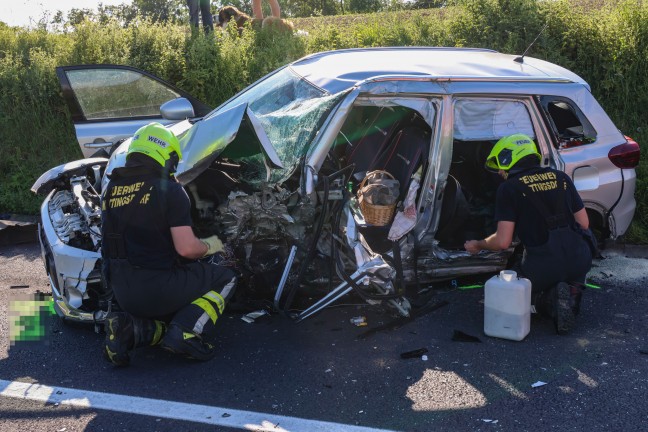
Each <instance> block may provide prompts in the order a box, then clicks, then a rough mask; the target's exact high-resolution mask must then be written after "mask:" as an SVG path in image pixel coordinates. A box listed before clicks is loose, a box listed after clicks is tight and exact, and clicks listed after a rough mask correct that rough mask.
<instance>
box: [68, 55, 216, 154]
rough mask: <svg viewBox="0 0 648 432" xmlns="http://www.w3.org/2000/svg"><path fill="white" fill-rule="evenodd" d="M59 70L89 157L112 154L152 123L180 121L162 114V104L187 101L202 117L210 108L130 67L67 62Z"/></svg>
mask: <svg viewBox="0 0 648 432" xmlns="http://www.w3.org/2000/svg"><path fill="white" fill-rule="evenodd" d="M56 74H57V77H58V79H59V83H60V85H61V90H62V94H63V99H64V100H65V102H66V104H67V106H68V109H69V110H70V114H71V116H72V120H73V122H74V128H75V133H76V135H77V139H78V141H79V145H80V147H81V152H82V153H83V155H84V157H91V156H93V155H94V154H96V153H97V152H98V151H99V152H100V151H101V150H104V151H106V152H109V151H110V149H111V148H112V146H113V144H114V143H116V142H117V141H119V140H121V139H123V138H127V137H129V136H131V135H132V134H133V133H134V132H135V131H136V130H137V129H139V128H140V127H142V126H144V125H146V124H148V123H150V122H153V121H156V122H159V123H162V124H165V125H167V124H171V123H174V122H175V121H177V119H173V120H171V119H165V118H163V117H162V115H161V114H160V106H161V105H162V104H163V103H165V102H167V101H169V100H174V99H177V98H185V99H187V100H188V101H189V102H190V103H191V105H192V106H193V110H194V113H195V115H196V116H197V117H201V116H204V115H205V114H207V113H208V112H209V110H210V109H209V107H208V106H207V105H205V104H204V103H202V102H200V101H199V100H197V99H195V98H194V97H192V96H191V95H189V94H187V93H186V92H184V91H182V90H180V89H178V88H176V87H175V86H173V85H171V84H169V83H167V82H165V81H163V80H161V79H159V78H157V77H155V76H154V75H151V74H149V73H147V72H145V71H141V70H139V69H136V68H133V67H129V66H119V65H82V66H63V67H57V68H56Z"/></svg>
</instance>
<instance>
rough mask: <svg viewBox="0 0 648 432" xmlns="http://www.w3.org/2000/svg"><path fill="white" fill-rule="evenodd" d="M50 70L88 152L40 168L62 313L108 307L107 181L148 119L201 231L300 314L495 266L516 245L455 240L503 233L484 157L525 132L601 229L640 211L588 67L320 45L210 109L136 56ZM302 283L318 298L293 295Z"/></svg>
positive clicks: (610, 229)
mask: <svg viewBox="0 0 648 432" xmlns="http://www.w3.org/2000/svg"><path fill="white" fill-rule="evenodd" d="M57 72H58V75H59V79H60V81H61V84H62V87H63V91H64V96H65V97H66V100H67V101H68V104H69V106H70V111H71V112H72V116H73V119H74V121H75V127H76V131H77V135H78V138H79V142H80V144H81V146H82V150H83V151H84V155H85V156H86V157H88V159H83V160H79V161H76V162H72V163H68V164H66V165H62V166H59V167H56V168H53V169H51V170H49V171H48V172H46V173H45V174H43V175H42V176H41V177H40V178H39V179H38V180H37V181H36V183H35V184H34V185H33V187H32V190H33V191H34V192H36V193H40V194H44V195H46V198H45V200H44V202H43V205H42V208H41V219H42V222H41V225H40V240H41V244H42V251H43V257H44V261H45V267H46V270H47V273H48V274H49V276H50V281H51V286H52V292H53V296H54V301H55V305H56V309H57V311H58V312H59V315H61V316H62V317H64V318H66V319H71V320H78V321H89V322H92V321H95V320H101V319H102V317H103V315H104V314H105V311H106V309H107V307H108V306H109V307H118V305H111V304H110V302H108V306H107V304H106V302H105V301H103V300H105V299H104V295H105V290H104V287H103V285H102V278H101V271H100V269H101V256H100V253H99V248H100V244H101V234H100V233H101V230H100V223H101V220H100V206H99V200H100V194H101V190H102V187H103V186H104V185H105V184H106V182H107V174H109V173H110V172H111V171H112V170H113V169H114V168H115V167H118V166H121V165H123V164H124V162H125V152H126V149H127V147H128V144H129V139H128V138H127V137H128V136H129V134H132V133H133V132H134V131H135V130H136V129H137V128H138V127H140V126H141V125H142V124H146V123H148V122H151V121H161V122H163V123H165V124H167V125H169V127H170V128H171V129H172V130H173V131H174V132H175V133H176V134H177V135H178V136H179V137H180V141H181V146H182V153H183V158H182V160H181V162H180V164H179V167H178V171H177V174H176V177H177V179H178V181H180V182H181V183H182V184H183V185H184V187H185V188H186V190H187V192H188V194H189V196H190V198H191V200H192V208H193V218H194V224H195V225H196V230H197V231H201V232H199V233H198V234H200V235H206V234H211V233H216V234H218V235H219V236H220V237H221V238H222V239H224V240H226V242H227V244H228V247H229V250H230V254H229V256H227V257H225V259H228V260H230V262H231V263H233V264H232V265H235V266H236V268H237V269H238V270H239V271H240V272H241V273H242V275H243V276H242V278H243V280H244V281H243V282H242V286H245V287H246V289H244V290H242V292H243V293H255V294H257V295H258V294H259V293H261V295H262V296H265V297H266V299H267V300H270V301H271V303H272V304H273V305H274V308H276V309H277V310H283V311H287V310H290V311H291V316H293V317H294V318H295V319H296V320H302V319H305V318H307V317H309V316H311V315H313V314H314V313H316V312H318V311H320V310H322V309H323V308H325V307H327V306H329V305H331V304H332V303H334V302H336V301H337V300H338V299H340V298H341V297H342V296H344V295H346V294H347V293H350V292H352V291H353V292H355V293H356V294H357V295H359V296H360V297H362V298H363V299H365V300H367V301H368V302H369V303H372V304H374V303H382V304H387V305H389V306H392V307H393V308H395V309H396V310H398V311H399V312H400V313H401V314H402V315H405V316H407V315H408V314H410V312H411V309H412V306H411V304H412V300H413V299H414V298H416V297H417V296H418V295H419V294H420V291H421V290H422V289H425V287H429V286H431V285H432V284H434V283H436V282H439V281H443V280H448V279H454V278H457V277H462V276H467V275H475V274H481V273H491V272H496V271H498V270H501V269H503V268H505V267H506V266H507V263H508V262H509V259H510V258H511V256H512V255H513V254H514V253H515V244H514V245H513V246H512V247H511V248H510V249H508V250H505V251H501V252H487V251H482V252H481V253H480V254H478V255H470V254H468V253H466V252H465V251H464V250H463V243H464V241H465V240H466V239H473V238H483V237H484V236H486V235H488V234H490V233H492V232H493V231H494V230H495V225H494V223H493V220H492V218H493V212H494V200H495V191H496V189H497V186H498V182H499V178H498V176H497V175H494V174H492V173H489V172H488V171H486V170H485V169H484V168H483V166H484V161H485V158H486V155H488V153H489V152H490V150H491V148H492V146H493V144H494V143H495V142H496V141H497V140H498V139H500V138H502V137H504V136H507V135H510V134H513V133H523V134H526V135H529V136H530V137H532V138H533V139H534V141H535V142H536V143H537V144H538V146H539V151H540V153H541V154H542V165H543V166H552V167H555V168H558V169H560V170H563V171H565V172H566V173H567V174H569V176H570V177H571V178H572V179H573V180H574V183H575V185H576V187H577V189H578V191H579V193H580V194H581V196H582V198H583V201H584V203H585V206H586V208H587V211H588V214H589V217H590V221H591V224H592V226H593V227H594V228H595V229H596V231H597V232H598V234H599V235H600V236H601V237H603V238H616V237H618V236H620V235H622V234H624V232H625V231H626V230H627V228H628V226H629V224H630V221H631V219H632V217H633V214H634V211H635V200H634V190H635V170H634V168H635V166H636V165H637V163H638V160H639V146H638V145H637V143H635V142H634V141H632V140H631V139H630V138H628V137H626V136H624V135H623V134H622V133H621V132H620V131H619V130H618V129H617V128H616V127H615V126H614V124H613V123H612V121H611V120H610V119H609V117H608V116H607V115H606V114H605V112H604V111H603V109H602V108H601V106H600V105H599V104H598V103H597V101H596V100H595V98H594V96H593V95H592V93H591V92H590V88H589V86H588V84H587V83H586V82H585V81H584V80H583V79H582V78H580V77H578V76H577V75H575V74H574V73H572V72H570V71H568V70H566V69H564V68H562V67H559V66H557V65H554V64H551V63H548V62H545V61H542V60H538V59H534V58H530V57H524V58H520V57H515V56H511V55H505V54H501V53H497V52H494V51H490V50H482V49H454V48H453V49H449V48H377V49H351V50H342V51H333V52H325V53H318V54H314V55H310V56H308V57H305V58H303V59H301V60H298V61H296V62H294V63H292V64H289V65H287V66H285V67H283V68H281V69H279V70H277V71H275V72H273V73H271V74H270V75H268V76H266V77H264V78H263V79H261V80H259V81H258V82H256V83H254V84H252V85H251V86H249V87H248V88H246V89H245V90H243V91H242V92H240V93H239V94H237V95H236V96H234V97H233V98H232V99H230V100H229V101H227V102H226V103H224V104H223V105H221V106H220V107H218V108H217V109H215V110H213V111H211V112H208V109H207V108H206V107H205V106H204V105H203V104H201V103H200V102H199V101H197V100H195V99H192V98H191V97H190V96H189V95H187V94H184V93H183V92H182V91H180V90H179V89H177V88H175V87H173V86H171V85H170V84H168V83H165V82H163V81H161V80H159V79H157V78H155V77H153V76H151V75H149V74H147V73H146V72H142V71H137V70H135V69H133V68H129V67H124V66H106V65H100V66H79V67H65V68H59V69H58V70H57ZM93 152H97V154H92V153H93ZM376 170H380V171H382V172H386V173H388V176H389V177H390V178H392V177H393V179H394V180H395V181H397V183H395V184H396V185H397V186H396V187H393V188H392V198H393V199H394V200H395V201H396V207H395V208H394V206H393V205H390V206H389V207H390V208H389V209H388V210H389V211H391V213H389V214H388V215H387V218H386V219H384V218H383V219H382V220H379V221H378V222H376V221H375V220H374V218H373V216H375V214H374V213H375V212H377V211H379V210H381V209H382V208H381V206H380V205H379V204H380V203H377V202H374V203H369V205H368V204H367V203H364V202H359V201H362V200H359V196H363V195H362V194H363V193H364V191H365V190H366V189H365V187H362V190H361V186H366V184H365V177H366V175H367V173H369V172H373V171H376ZM363 198H364V197H363ZM370 213H371V214H370ZM394 220H396V221H397V222H394ZM403 220H405V222H406V223H403ZM298 292H304V293H307V294H308V296H306V297H310V298H313V299H314V300H312V301H311V303H310V304H305V305H304V306H303V308H301V307H300V308H295V307H294V304H293V303H294V299H295V294H296V293H298ZM250 295H252V294H250ZM302 297H303V296H302ZM295 309H297V311H296V312H294V311H295ZM300 309H301V310H300ZM293 312H294V313H293Z"/></svg>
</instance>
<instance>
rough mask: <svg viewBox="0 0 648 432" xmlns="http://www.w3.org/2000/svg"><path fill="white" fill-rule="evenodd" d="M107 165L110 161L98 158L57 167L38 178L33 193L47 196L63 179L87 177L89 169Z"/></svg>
mask: <svg viewBox="0 0 648 432" xmlns="http://www.w3.org/2000/svg"><path fill="white" fill-rule="evenodd" d="M106 163H108V159H106V158H101V157H98V158H88V159H80V160H76V161H73V162H68V163H65V164H63V165H59V166H56V167H54V168H51V169H49V170H47V171H45V172H44V173H43V174H42V175H41V176H40V177H38V179H37V180H36V181H35V182H34V184H33V185H32V187H31V191H32V192H34V193H36V194H47V193H49V191H51V190H52V188H53V187H54V184H55V183H56V182H57V181H59V180H61V179H63V177H70V176H74V175H85V174H86V171H87V170H88V168H91V167H92V166H95V165H99V166H101V167H103V166H104V165H106Z"/></svg>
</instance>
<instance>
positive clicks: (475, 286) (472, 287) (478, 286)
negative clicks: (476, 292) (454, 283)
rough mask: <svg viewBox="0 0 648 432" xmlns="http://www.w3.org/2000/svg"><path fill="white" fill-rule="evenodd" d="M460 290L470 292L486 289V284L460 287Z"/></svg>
mask: <svg viewBox="0 0 648 432" xmlns="http://www.w3.org/2000/svg"><path fill="white" fill-rule="evenodd" d="M457 288H459V289H460V290H469V289H475V288H484V284H475V285H463V286H460V287H457Z"/></svg>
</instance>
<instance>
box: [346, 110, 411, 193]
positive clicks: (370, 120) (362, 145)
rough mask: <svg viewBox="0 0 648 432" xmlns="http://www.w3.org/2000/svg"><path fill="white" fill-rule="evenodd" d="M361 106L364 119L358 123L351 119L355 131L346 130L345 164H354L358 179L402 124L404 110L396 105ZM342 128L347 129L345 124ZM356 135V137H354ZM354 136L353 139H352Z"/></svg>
mask: <svg viewBox="0 0 648 432" xmlns="http://www.w3.org/2000/svg"><path fill="white" fill-rule="evenodd" d="M359 108H362V113H363V117H364V121H363V122H362V123H361V124H358V122H357V119H356V121H355V122H354V121H353V120H354V119H351V120H350V122H351V124H350V126H351V127H352V128H354V129H356V130H355V131H348V132H346V134H347V136H348V137H349V145H348V147H347V150H346V161H347V164H349V165H350V164H355V169H354V173H360V174H361V176H360V178H357V179H356V180H358V181H360V180H362V178H363V177H364V174H365V173H366V172H367V171H370V170H371V169H370V168H371V167H372V166H374V165H375V163H376V158H377V156H378V155H380V154H381V153H382V152H383V151H384V149H385V148H386V147H387V144H388V143H389V142H390V139H391V137H392V136H393V135H394V133H395V132H396V131H397V130H398V128H399V127H400V126H401V125H402V121H403V119H404V118H405V117H406V112H405V111H404V110H403V109H402V108H398V107H358V108H355V109H359ZM343 129H347V127H346V124H345V127H343ZM355 137H358V138H355ZM354 138H355V139H354Z"/></svg>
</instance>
